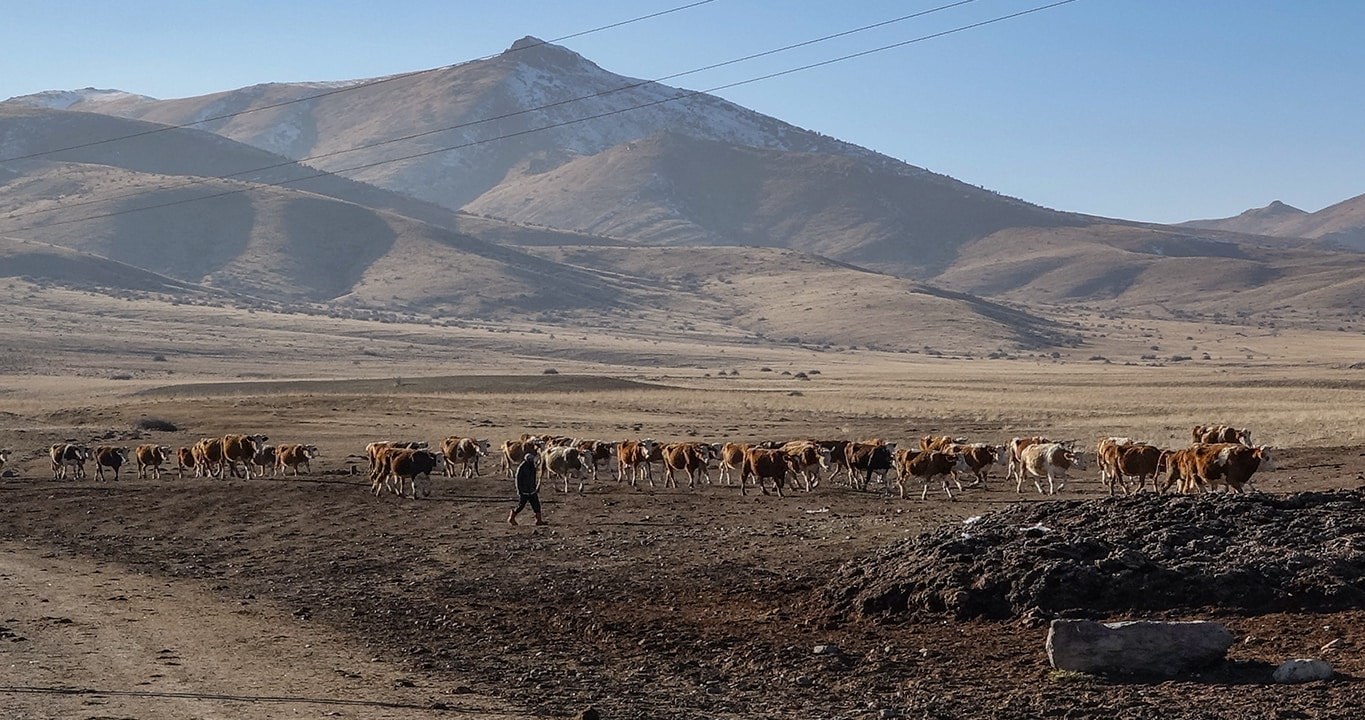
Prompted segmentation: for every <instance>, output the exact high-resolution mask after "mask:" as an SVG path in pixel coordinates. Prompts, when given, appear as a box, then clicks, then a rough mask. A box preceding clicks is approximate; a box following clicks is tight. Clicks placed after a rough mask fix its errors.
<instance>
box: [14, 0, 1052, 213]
mask: <svg viewBox="0 0 1365 720" xmlns="http://www.w3.org/2000/svg"><path fill="white" fill-rule="evenodd" d="M1074 2H1078V0H1057V2H1052V3H1048V4H1046V5H1039V6H1036V7H1033V8H1029V9H1027V10H1021V11H1019V12H1015V13H1010V14H1008V15H1001V16H998V17H994V18H991V19H989V20H982V21H980V22H975V23H971V24H968V25H961V26H958V27H955V28H951V29H949V30H943V31H940V32H936V33H931V34H928V35H921V36H919V37H916V38H911V39H909V40H903V41H901V42H896V43H891V44H889V45H882V46H880V47H876V48H872V49H869V50H863V51H860V52H856V53H850V54H848V55H841V56H839V57H835V58H831V59H828V60H822V61H820V62H815V63H809V64H806V65H801V66H799V67H794V68H789V69H787V70H781V71H778V72H773V73H768V74H766V75H760V76H756V77H752V78H748V79H746V80H739V81H735V82H731V83H726V84H723V85H717V86H715V87H712V88H708V89H706V90H688V91H683V92H682V93H681V94H679V95H677V96H674V97H669V98H664V99H660V100H654V101H652V102H647V103H643V104H640V105H633V106H631V107H626V108H618V109H616V110H610V111H607V112H602V113H598V114H596V115H589V116H586V117H581V118H577V119H574V120H564V121H561V122H557V123H551V124H549V125H543V126H540V127H535V128H530V129H527V130H520V131H517V132H511V133H506V134H504V135H498V136H496V137H491V138H485V139H482V140H472V141H469V142H466V143H462V144H460V145H451V146H446V147H441V148H436V149H432V150H426V151H423V152H419V153H413V154H411V155H404V156H402V157H396V158H389V159H386V160H380V161H376V162H371V163H364V164H361V165H354V166H351V167H347V168H342V169H338V170H332V171H327V172H323V171H319V172H317V173H314V174H311V175H305V176H303V177H298V178H292V179H290V180H282V181H279V182H274V183H259V184H253V185H252V186H251V187H247V188H242V189H234V190H226V191H223V192H219V193H213V194H210V195H204V196H201V197H197V198H186V199H182V200H172V201H168V202H164V203H158V204H155V205H144V206H141V207H136V208H128V209H125V210H117V211H113V212H108V213H101V214H98V215H91V216H87V217H83V218H76V219H72V220H60V221H56V222H49V223H40V224H37V225H30V226H26V227H22V228H17V229H15V230H11V231H9V232H22V231H24V230H32V229H35V228H40V227H52V226H57V225H69V224H73V223H79V222H88V221H90V220H99V219H103V218H109V217H117V216H121V215H127V214H130V213H134V212H142V211H144V210H155V209H161V208H166V207H173V206H175V205H184V204H187V203H191V202H200V201H203V200H211V199H214V198H218V197H225V196H228V195H237V194H241V193H244V192H248V191H250V190H255V189H258V188H262V187H282V186H285V185H291V184H293V183H298V182H303V181H305V180H313V179H317V178H320V177H326V176H329V175H341V174H343V173H349V172H356V171H359V170H368V169H370V168H373V167H378V166H381V165H387V164H389V163H395V162H402V161H405V160H414V159H417V158H421V157H427V156H430V155H436V154H439V153H443V152H449V151H451V150H462V149H465V148H469V147H474V146H477V145H482V144H485V143H490V142H497V141H501V140H508V139H511V138H516V137H521V136H524V135H530V134H532V133H537V132H543V131H546V130H553V129H556V128H561V127H566V126H569V125H576V124H578V123H583V122H588V121H590V120H600V119H602V118H606V117H611V116H614V115H620V114H622V113H626V112H631V111H634V110H641V109H644V108H649V107H654V106H657V105H663V104H666V103H671V102H677V101H679V100H686V99H688V98H693V97H697V96H700V95H707V94H711V93H715V92H718V91H721V90H727V89H730V88H734V87H740V86H743V85H749V84H752V83H756V82H761V81H764V80H771V79H773V78H777V77H783V76H785V75H791V74H794V73H798V72H804V71H806V70H811V69H814V68H819V67H825V66H828V65H833V64H835V63H840V62H845V61H848V60H853V59H857V58H861V57H866V56H868V55H873V54H876V53H880V52H885V51H888V50H894V49H897V48H902V47H906V46H908V45H913V44H916V43H921V42H926V41H928V40H934V39H937V38H941V37H945V36H948V35H954V34H957V33H961V32H965V31H967V30H974V29H976V28H981V27H985V26H987V25H993V24H995V23H999V22H1004V21H1006V20H1012V19H1015V18H1019V17H1023V16H1025V15H1031V14H1034V13H1038V12H1042V11H1044V10H1050V9H1052V8H1056V7H1060V6H1062V5H1069V4H1071V3H1074ZM357 149H358V148H357ZM286 164H293V163H286ZM272 167H279V166H272ZM229 177H232V176H224V177H222V178H216V177H215V178H205V179H200V180H196V181H194V182H192V183H185V184H184V185H181V186H174V187H167V188H156V189H154V190H174V189H179V188H180V187H185V186H188V185H192V184H197V183H201V182H209V181H212V180H224V179H227V178H229ZM149 192H150V191H149ZM139 194H143V193H139ZM113 199H118V198H113ZM109 201H110V200H109V199H105V200H98V201H91V202H109ZM59 209H62V208H59ZM33 212H34V213H39V212H53V210H37V211H33Z"/></svg>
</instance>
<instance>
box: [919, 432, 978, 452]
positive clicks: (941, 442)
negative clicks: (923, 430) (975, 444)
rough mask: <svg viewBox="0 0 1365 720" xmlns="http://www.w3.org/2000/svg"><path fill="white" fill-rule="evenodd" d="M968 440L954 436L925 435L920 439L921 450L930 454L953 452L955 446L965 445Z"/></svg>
mask: <svg viewBox="0 0 1365 720" xmlns="http://www.w3.org/2000/svg"><path fill="white" fill-rule="evenodd" d="M966 443H967V438H955V437H953V436H952V435H925V436H924V437H922V438H920V439H919V449H920V450H926V451H929V452H952V450H953V446H954V445H965V444H966Z"/></svg>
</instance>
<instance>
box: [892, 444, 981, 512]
mask: <svg viewBox="0 0 1365 720" xmlns="http://www.w3.org/2000/svg"><path fill="white" fill-rule="evenodd" d="M968 470H970V468H969V467H968V466H967V460H966V458H964V457H963V456H962V455H960V454H958V453H954V452H940V451H937V450H901V451H899V452H897V453H896V487H897V488H898V489H899V490H900V496H901V498H902V499H904V498H905V483H906V482H908V481H909V480H911V479H915V478H918V479H919V481H920V482H921V483H923V485H924V489H923V490H922V491H921V492H920V496H919V499H920V500H924V499H926V498H928V497H929V483H930V482H932V481H933V479H934V478H936V477H941V478H943V492H945V493H947V494H948V499H949V500H952V499H953V491H952V490H951V489H949V488H948V479H949V478H950V477H953V475H954V474H955V473H959V472H964V473H965V472H967V471H968ZM958 489H959V490H961V489H962V488H961V486H959V487H958Z"/></svg>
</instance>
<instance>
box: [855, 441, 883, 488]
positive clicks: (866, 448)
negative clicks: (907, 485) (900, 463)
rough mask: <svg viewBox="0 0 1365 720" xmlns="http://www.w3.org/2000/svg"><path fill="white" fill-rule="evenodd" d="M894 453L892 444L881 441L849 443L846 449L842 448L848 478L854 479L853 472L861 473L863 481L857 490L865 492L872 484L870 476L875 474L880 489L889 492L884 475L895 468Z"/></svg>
mask: <svg viewBox="0 0 1365 720" xmlns="http://www.w3.org/2000/svg"><path fill="white" fill-rule="evenodd" d="M895 453H896V446H895V444H894V443H891V444H887V443H884V442H882V441H881V440H869V441H867V442H852V443H849V444H848V447H846V448H844V461H845V464H846V465H847V466H848V475H849V478H850V479H852V478H853V477H854V475H853V473H854V471H855V470H856V471H857V472H859V473H862V474H863V481H862V483H861V485H860V486H859V488H860V489H862V490H866V489H867V486H868V485H869V484H870V483H871V482H872V475H873V474H876V475H878V476H880V478H881V481H882V487H883V488H884V489H887V490H889V489H890V485H888V484H887V482H886V474H887V473H888V472H891V470H892V469H893V468H894V467H895V464H896V456H895ZM855 482H856V481H855Z"/></svg>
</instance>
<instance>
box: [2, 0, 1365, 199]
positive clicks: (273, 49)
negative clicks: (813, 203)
mask: <svg viewBox="0 0 1365 720" xmlns="http://www.w3.org/2000/svg"><path fill="white" fill-rule="evenodd" d="M950 1H951V0H929V1H924V0H900V1H899V2H893V1H891V0H853V1H852V2H843V3H831V2H819V3H817V2H805V1H803V0H794V1H788V2H777V1H775V0H712V1H711V2H708V3H706V4H703V5H700V6H697V7H693V8H689V9H685V10H681V11H679V12H676V13H671V14H667V15H664V16H661V17H657V18H653V19H649V20H644V21H641V22H638V23H633V24H629V25H625V26H622V27H617V28H613V29H608V30H603V31H601V32H596V33H592V34H588V35H583V36H580V37H576V38H572V39H568V40H564V41H562V43H561V44H563V45H565V46H566V47H569V48H570V49H573V50H575V51H577V52H579V53H581V54H582V55H584V56H586V57H587V58H588V59H590V60H592V61H593V62H595V63H597V64H598V65H600V66H602V67H603V68H605V69H607V70H610V71H612V72H616V73H619V74H622V75H626V76H630V77H635V78H649V79H653V78H658V77H663V76H667V75H673V74H675V73H679V72H684V71H687V70H690V69H694V68H698V67H702V66H705V65H708V64H712V63H716V62H721V61H725V60H730V59H733V58H736V57H740V56H744V55H749V54H752V53H755V52H761V51H764V50H769V49H773V48H777V47H781V46H785V45H790V44H793V43H798V42H802V41H806V40H811V39H814V38H817V37H821V36H824V35H829V34H832V33H836V32H841V31H844V30H851V29H854V28H857V27H860V26H863V25H868V24H872V23H877V22H881V21H884V20H889V19H892V18H896V17H900V16H904V15H908V14H910V13H914V12H917V11H922V10H928V9H931V8H933V7H936V6H939V5H945V4H948V3H949V2H950ZM1047 2H1048V0H974V1H972V2H968V3H967V4H965V5H962V6H960V7H956V8H952V9H949V10H944V11H942V12H937V13H933V14H931V15H928V16H925V17H922V18H917V19H914V20H908V21H904V22H900V23H895V24H893V25H889V26H887V27H883V28H879V29H877V30H875V31H868V32H863V33H858V34H855V35H852V36H849V37H845V38H841V39H839V40H836V41H830V42H826V43H820V44H817V45H815V46H812V47H807V48H803V49H800V50H797V51H791V52H787V53H782V54H779V55H776V56H773V57H768V58H764V59H762V60H760V61H754V62H750V63H744V64H740V65H737V66H731V67H728V68H725V69H722V70H717V71H711V72H707V73H699V74H696V75H689V76H687V77H683V78H678V79H675V80H671V81H669V84H672V85H677V86H681V87H686V88H689V89H709V88H713V87H718V86H721V85H725V84H729V83H732V82H736V81H741V80H746V79H750V78H754V77H758V76H761V75H765V74H768V73H772V72H777V71H781V70H786V69H790V68H794V67H799V66H802V65H806V64H809V63H813V62H820V61H823V60H828V59H831V58H836V57H840V56H843V55H847V54H851V53H856V52H860V51H864V50H869V49H872V48H876V47H881V46H884V45H890V44H894V43H900V42H904V41H907V40H913V39H915V38H920V37H923V36H926V35H930V34H934V33H939V32H943V31H946V30H951V29H953V28H959V27H962V26H965V25H970V24H973V23H978V22H982V21H985V20H989V19H992V18H997V17H1001V16H1004V15H1008V14H1011V13H1015V12H1019V11H1022V10H1027V9H1029V8H1033V7H1037V6H1039V5H1043V4H1046V3H1047ZM684 4H687V0H633V1H631V2H627V1H625V0H598V1H594V2H573V1H571V0H558V1H550V0H521V1H519V2H498V3H492V2H487V0H480V2H477V3H475V2H465V1H463V0H459V1H445V2H441V1H419V0H387V2H383V3H376V2H373V1H372V0H364V1H361V0H329V1H326V2H323V1H320V0H289V1H285V2H281V1H280V0H275V1H274V2H261V1H258V0H221V1H219V2H214V3H205V2H196V1H193V0H191V1H188V2H187V1H185V0H121V1H120V2H117V3H114V2H106V1H105V0H80V1H67V0H51V1H50V2H29V1H27V0H0V17H3V18H4V19H5V25H4V31H3V33H0V37H3V38H4V43H5V51H4V53H3V54H2V56H0V99H2V98H6V97H11V96H14V95H22V94H27V93H32V92H37V91H40V90H66V89H75V88H82V87H99V88H115V89H119V90H126V91H129V92H136V93H141V94H145V95H151V96H154V97H161V98H169V97H187V96H193V95H202V94H206V93H212V92H218V91H222V90H231V89H235V88H239V87H243V86H246V85H253V84H257V83H263V82H287V81H303V80H347V79H356V78H366V77H376V76H381V75H387V74H392V73H398V72H406V71H412V70H420V69H424V68H429V67H437V66H441V65H448V64H452V63H456V62H461V61H464V60H470V59H474V58H478V57H483V56H487V55H492V54H495V53H497V52H500V51H501V50H503V49H505V48H506V47H507V46H509V45H511V44H512V42H513V41H515V40H516V39H517V38H520V37H522V36H524V35H534V36H536V37H539V38H542V39H546V40H549V39H554V38H559V37H563V36H566V35H570V34H572V33H577V32H580V31H584V30H590V29H592V28H596V27H600V26H603V25H608V24H611V23H615V22H619V21H622V20H627V19H631V18H636V17H640V16H642V15H646V14H649V13H652V12H657V11H661V10H667V9H670V8H674V7H678V6H681V5H684ZM1362 30H1365V2H1360V0H1307V1H1305V0H1076V1H1075V2H1072V3H1070V4H1066V5H1062V6H1060V7H1056V8H1052V9H1049V10H1044V11H1041V12H1038V13H1035V14H1031V15H1027V16H1024V17H1019V18H1015V19H1012V20H1007V21H1003V22H999V23H995V24H991V25H988V26H985V27H979V28H974V29H970V30H964V31H962V32H958V33H954V34H950V35H947V36H944V37H939V38H934V39H929V40H924V41H922V42H915V43H912V44H909V45H906V46H904V47H900V48H897V49H893V50H888V51H885V52H879V53H875V54H872V55H868V56H865V57H861V58H858V59H854V60H849V61H846V62H839V63H835V64H832V65H829V66H825V67H821V68H817V69H813V70H808V71H803V72H797V73H793V74H790V75H785V76H783V77H779V78H775V79H771V80H765V81H761V82H755V83H751V84H747V85H742V86H739V87H734V88H730V89H727V90H723V91H720V92H718V93H717V94H719V95H721V96H723V97H725V98H727V99H729V100H732V101H734V102H736V103H738V104H740V105H744V106H745V107H749V108H752V109H754V110H757V111H759V112H763V113H766V114H769V115H772V116H775V117H778V118H780V119H782V120H785V121H787V122H790V123H792V124H794V125H798V126H800V127H804V128H807V129H811V130H816V131H819V132H822V133H824V134H826V135H831V136H834V137H837V138H840V139H843V140H847V141H849V142H854V143H857V144H859V145H863V146H865V147H869V148H872V149H874V150H877V151H880V152H883V153H886V154H888V155H891V156H893V157H896V158H899V159H901V160H904V161H906V162H909V163H911V164H914V165H918V166H921V167H926V168H928V169H930V170H933V171H935V172H940V173H944V174H947V175H951V176H953V177H955V178H957V179H959V180H962V181H964V182H968V183H971V184H974V185H980V186H982V187H986V188H989V189H992V190H996V191H999V192H1001V193H1004V194H1007V195H1012V196H1016V197H1020V198H1023V199H1025V200H1028V201H1030V202H1035V203H1038V204H1041V205H1045V206H1048V207H1053V208H1057V209H1060V210H1070V211H1076V212H1085V213H1092V214H1096V215H1104V216H1108V217H1119V218H1125V219H1131V220H1144V221H1151V222H1179V221H1182V220H1190V219H1195V218H1209V217H1223V216H1228V215H1235V214H1237V213H1239V212H1241V211H1243V210H1246V209H1248V208H1252V207H1259V206H1263V205H1266V204H1268V203H1269V202H1271V201H1272V200H1282V201H1284V202H1286V203H1289V204H1290V205H1294V206H1295V207H1299V208H1302V209H1304V210H1309V211H1314V210H1319V209H1322V208H1323V207H1326V206H1328V205H1332V204H1334V203H1337V202H1340V201H1342V200H1346V199H1348V198H1351V197H1354V196H1356V195H1360V194H1362V193H1365V172H1362V170H1365V141H1363V140H1365V139H1363V138H1362V137H1361V129H1362V128H1365V92H1362V86H1363V85H1365V42H1362V41H1361V37H1360V36H1361V31H1362Z"/></svg>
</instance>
